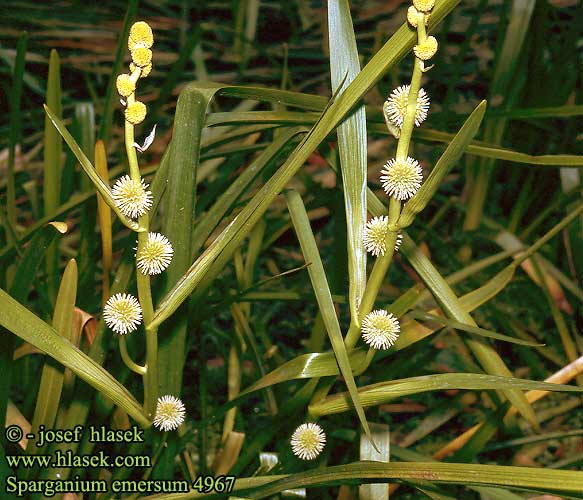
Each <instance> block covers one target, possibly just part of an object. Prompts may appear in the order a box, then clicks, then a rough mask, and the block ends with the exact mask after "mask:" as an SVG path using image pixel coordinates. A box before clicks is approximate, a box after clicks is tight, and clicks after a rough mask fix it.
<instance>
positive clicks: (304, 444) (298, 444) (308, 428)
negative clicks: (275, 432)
mask: <svg viewBox="0 0 583 500" xmlns="http://www.w3.org/2000/svg"><path fill="white" fill-rule="evenodd" d="M325 444H326V434H325V433H324V431H323V430H322V428H321V427H320V426H319V425H318V424H314V423H311V422H309V423H307V424H302V425H300V426H299V427H298V428H297V429H296V430H295V431H294V433H293V434H292V437H291V447H292V451H293V452H294V455H296V456H297V457H299V458H301V459H302V460H313V459H314V458H316V457H317V456H318V455H319V454H320V453H321V452H322V450H323V449H324V445H325Z"/></svg>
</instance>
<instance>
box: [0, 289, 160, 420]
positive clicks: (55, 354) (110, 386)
mask: <svg viewBox="0 0 583 500" xmlns="http://www.w3.org/2000/svg"><path fill="white" fill-rule="evenodd" d="M0 325H2V326H3V327H4V328H6V329H7V330H10V331H11V332H12V333H14V334H15V335H18V336H19V337H20V338H21V339H23V340H25V341H26V342H28V343H29V344H32V345H33V346H35V347H37V348H39V349H40V350H41V351H44V352H46V353H47V354H48V355H49V356H51V357H52V358H53V359H55V360H56V361H58V362H59V363H61V364H62V365H64V366H66V367H67V368H70V369H71V370H72V371H73V372H74V373H75V374H76V375H78V376H79V377H80V378H82V379H83V380H85V381H86V382H87V383H88V384H90V385H92V386H93V387H95V388H96V389H97V390H98V391H99V392H101V393H103V394H104V395H105V396H107V397H108V398H110V399H111V400H112V401H113V402H114V403H115V404H116V405H118V406H119V407H120V408H122V409H123V410H125V411H126V412H127V413H128V414H129V415H131V416H132V417H133V418H134V419H135V420H136V422H138V423H139V424H140V425H142V426H143V427H149V426H150V425H151V422H150V421H149V420H148V418H147V417H146V415H145V413H144V411H143V409H142V407H141V406H140V404H139V403H138V402H137V401H136V400H135V399H134V397H133V396H132V395H131V394H130V392H129V391H128V390H127V389H126V388H125V387H124V386H123V385H121V384H120V383H119V382H118V381H117V380H115V379H114V378H113V377H112V376H111V375H110V374H109V373H108V372H107V371H106V370H105V369H104V368H103V367H102V366H100V365H98V364H97V363H96V362H95V361H93V360H92V359H91V358H90V357H89V356H87V355H86V354H84V353H83V352H81V351H80V350H79V349H77V348H76V347H75V346H74V345H73V344H71V343H70V342H69V341H67V340H65V339H64V338H63V337H61V336H60V335H59V334H58V333H57V332H56V331H55V330H54V329H53V328H52V327H51V326H49V325H47V324H46V323H45V322H44V321H43V320H42V319H40V318H39V317H38V316H36V315H35V314H33V313H32V312H30V311H29V310H28V309H27V308H26V307H24V306H23V305H22V304H20V303H19V302H17V301H15V300H14V299H13V298H12V297H11V296H10V295H8V294H7V293H6V292H5V291H4V290H2V289H0Z"/></svg>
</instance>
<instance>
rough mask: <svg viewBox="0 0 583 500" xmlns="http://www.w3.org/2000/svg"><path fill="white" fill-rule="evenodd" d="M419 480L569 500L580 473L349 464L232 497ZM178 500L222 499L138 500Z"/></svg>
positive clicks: (252, 481) (242, 488)
mask: <svg viewBox="0 0 583 500" xmlns="http://www.w3.org/2000/svg"><path fill="white" fill-rule="evenodd" d="M419 479H422V480H428V481H431V482H436V483H450V484H462V485H488V486H506V487H510V488H523V489H524V488H530V489H532V490H537V491H545V492H549V493H553V492H555V493H558V492H564V493H566V494H574V495H580V494H581V491H583V472H577V471H568V470H552V469H541V468H539V467H510V466H504V465H480V464H460V463H439V462H391V463H381V462H353V463H350V464H345V465H336V466H333V467H322V468H317V469H310V470H308V471H306V472H301V473H299V474H289V475H274V476H258V477H251V478H245V479H237V480H236V481H235V486H234V488H233V492H237V493H238V495H242V496H244V497H245V498H250V499H253V500H257V499H260V498H267V497H270V496H273V495H276V494H277V493H279V492H281V491H284V490H289V489H293V488H299V487H302V488H305V487H310V486H314V487H317V486H325V485H330V484H345V483H354V482H359V483H361V482H363V480H370V482H375V483H378V482H381V481H383V482H389V481H393V480H399V481H410V480H413V481H414V480H419ZM367 482H368V481H367ZM178 498H180V500H190V499H194V498H206V499H211V498H212V499H215V498H224V494H222V495H221V494H219V493H215V494H213V493H211V494H205V493H197V492H190V493H185V494H180V495H177V494H176V493H168V494H161V495H151V496H147V497H142V500H177V499H178Z"/></svg>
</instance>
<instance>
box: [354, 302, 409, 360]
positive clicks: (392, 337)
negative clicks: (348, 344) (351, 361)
mask: <svg viewBox="0 0 583 500" xmlns="http://www.w3.org/2000/svg"><path fill="white" fill-rule="evenodd" d="M361 331H362V339H363V340H364V341H365V342H366V343H367V344H368V345H369V346H371V347H372V348H373V349H383V350H386V349H388V348H389V347H391V346H392V345H393V344H394V343H395V341H396V340H397V338H398V337H399V332H400V331H401V325H399V320H398V319H397V318H395V317H394V316H393V315H392V314H391V313H388V312H387V311H385V310H384V309H378V310H376V311H372V312H370V313H368V314H367V315H366V316H365V317H364V319H363V320H362V325H361Z"/></svg>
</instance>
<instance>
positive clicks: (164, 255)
mask: <svg viewBox="0 0 583 500" xmlns="http://www.w3.org/2000/svg"><path fill="white" fill-rule="evenodd" d="M173 253H174V249H173V248H172V245H171V244H170V242H169V241H168V238H166V236H164V235H162V234H160V233H150V234H149V235H148V242H147V243H146V244H145V245H144V247H143V248H142V249H141V250H140V252H139V254H138V255H137V263H138V269H139V270H140V271H142V273H144V274H160V273H161V272H162V271H164V270H165V269H166V268H167V267H168V266H169V265H170V261H171V260H172V255H173Z"/></svg>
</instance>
